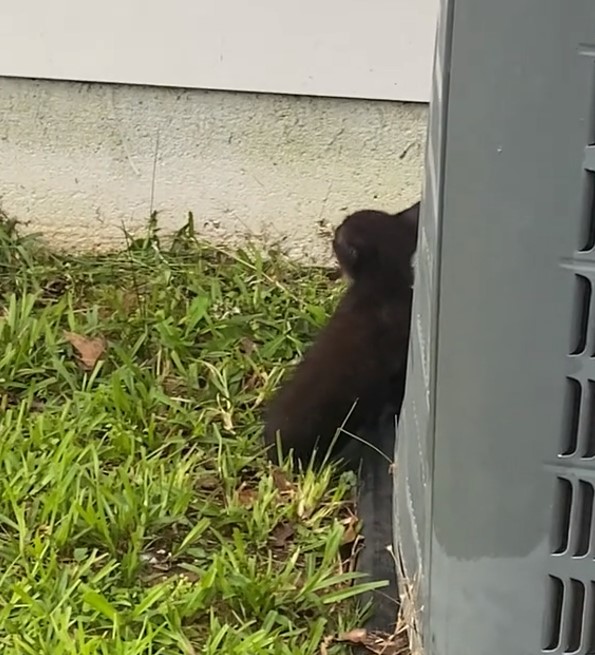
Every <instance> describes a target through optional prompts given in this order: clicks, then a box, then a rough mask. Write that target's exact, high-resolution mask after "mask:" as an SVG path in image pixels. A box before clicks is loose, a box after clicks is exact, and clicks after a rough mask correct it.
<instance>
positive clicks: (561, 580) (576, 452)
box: [542, 49, 595, 655]
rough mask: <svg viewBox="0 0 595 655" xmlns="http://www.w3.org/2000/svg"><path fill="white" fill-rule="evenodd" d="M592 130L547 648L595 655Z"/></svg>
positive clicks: (594, 112)
mask: <svg viewBox="0 0 595 655" xmlns="http://www.w3.org/2000/svg"><path fill="white" fill-rule="evenodd" d="M587 52H588V55H589V56H593V54H594V53H595V49H589V50H588V51H586V52H585V53H584V54H587ZM593 81H594V80H591V86H592V87H594V88H595V85H594V84H593ZM588 115H589V116H592V117H593V119H595V94H593V98H592V106H591V107H590V108H589V114H588ZM587 130H588V134H587V135H586V139H585V141H586V143H589V144H591V145H587V146H586V147H585V150H584V171H583V194H582V208H581V214H582V215H581V229H580V234H579V235H578V239H577V244H576V252H575V253H574V257H573V258H572V263H571V265H570V269H571V271H572V273H571V274H572V275H574V291H573V293H574V299H573V306H572V316H571V317H570V319H571V320H570V335H569V338H570V343H569V346H568V351H567V354H568V358H567V362H568V367H567V370H568V374H567V377H566V387H565V398H564V413H563V423H562V431H561V436H560V442H559V446H558V452H557V453H556V455H557V459H558V466H557V467H556V468H557V471H558V475H557V478H556V480H555V484H556V489H555V497H554V505H553V512H552V526H551V558H550V575H549V576H548V579H547V594H546V599H545V604H546V605H545V614H544V636H543V645H542V652H544V653H556V654H566V653H568V654H570V653H572V654H573V655H595V299H594V294H595V265H594V264H595V145H593V144H595V120H593V121H592V124H591V125H589V126H587Z"/></svg>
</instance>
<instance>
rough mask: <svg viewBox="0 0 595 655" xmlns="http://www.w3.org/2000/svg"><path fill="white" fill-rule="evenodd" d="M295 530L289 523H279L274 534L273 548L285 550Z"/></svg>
mask: <svg viewBox="0 0 595 655" xmlns="http://www.w3.org/2000/svg"><path fill="white" fill-rule="evenodd" d="M293 535H294V529H293V526H292V525H291V524H289V523H279V524H278V525H277V526H276V527H275V528H274V530H273V532H272V539H273V548H283V547H284V546H285V544H286V543H287V542H288V541H289V540H290V539H291V538H292V537H293Z"/></svg>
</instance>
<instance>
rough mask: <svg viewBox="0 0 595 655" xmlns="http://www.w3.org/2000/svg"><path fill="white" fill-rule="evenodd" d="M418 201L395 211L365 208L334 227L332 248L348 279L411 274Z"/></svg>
mask: <svg viewBox="0 0 595 655" xmlns="http://www.w3.org/2000/svg"><path fill="white" fill-rule="evenodd" d="M418 219H419V203H416V204H415V205H413V206H412V207H410V208H409V209H406V210H405V211H403V212H400V213H398V214H388V213H386V212H382V211H376V210H372V209H365V210H361V211H357V212H355V213H353V214H350V215H349V216H348V217H347V218H346V219H345V220H344V221H343V222H342V223H341V224H340V225H339V227H337V229H336V230H335V235H334V238H333V251H334V253H335V256H336V257H337V260H338V262H339V266H340V267H341V270H342V272H343V274H344V275H345V276H346V277H347V278H348V279H349V280H351V281H358V280H361V279H363V278H366V277H371V276H387V277H390V276H392V275H399V276H404V277H405V278H407V279H409V278H411V281H412V279H413V278H412V270H411V269H412V263H413V256H414V255H415V248H416V245H417V226H418Z"/></svg>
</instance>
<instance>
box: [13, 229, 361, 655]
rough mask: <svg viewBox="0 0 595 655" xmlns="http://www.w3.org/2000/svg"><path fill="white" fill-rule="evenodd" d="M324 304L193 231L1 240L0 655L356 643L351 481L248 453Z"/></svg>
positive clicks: (300, 284) (275, 260) (295, 273)
mask: <svg viewBox="0 0 595 655" xmlns="http://www.w3.org/2000/svg"><path fill="white" fill-rule="evenodd" d="M339 292H340V284H338V283H337V282H332V281H331V280H330V279H329V276H328V274H327V273H326V272H324V271H322V270H304V269H301V268H299V267H297V266H296V265H294V264H291V263H289V262H287V261H285V260H283V258H282V257H280V256H278V255H275V254H273V255H272V256H270V257H267V258H266V259H265V258H262V257H261V256H259V255H258V254H257V251H256V250H251V249H247V250H245V251H236V252H234V253H227V254H226V253H223V252H221V251H218V250H215V249H209V248H208V247H205V246H204V245H201V244H200V243H198V242H197V241H196V240H195V239H194V235H193V231H192V226H191V224H189V226H187V227H186V228H185V229H184V230H182V231H181V232H180V233H179V234H178V235H177V237H176V238H175V239H174V241H173V242H172V243H170V244H168V245H167V247H165V246H163V245H161V244H160V243H159V239H158V235H157V231H156V230H155V225H154V224H152V225H151V226H150V230H149V231H148V233H147V237H146V238H143V239H140V240H137V241H130V243H129V247H128V249H127V250H126V251H125V252H122V253H117V254H111V255H88V256H82V257H81V256H79V257H73V256H68V255H57V254H52V253H50V252H48V251H47V250H45V249H44V248H43V247H42V246H41V245H40V244H39V242H38V241H37V240H36V239H34V238H29V237H21V236H19V234H18V232H17V230H16V229H15V226H14V225H12V224H10V223H9V222H7V221H6V220H5V221H3V222H2V224H1V225H0V652H1V653H2V654H3V655H13V654H14V655H17V654H18V655H43V654H46V653H47V654H51V655H58V654H62V653H64V654H72V655H96V654H97V655H99V654H105V655H108V654H109V655H120V654H122V655H123V654H126V655H140V654H141V653H142V654H147V655H149V654H153V655H156V654H158V653H159V654H164V655H165V654H167V655H177V654H178V653H179V654H183V655H194V654H198V653H205V654H206V653H209V654H210V653H225V654H230V655H233V654H238V655H243V654H246V655H248V654H250V655H257V654H258V653H271V654H279V655H281V654H283V655H285V654H287V655H289V654H296V655H297V654H298V653H299V654H300V655H307V654H309V653H312V654H314V653H318V652H319V649H320V643H321V641H322V640H323V638H324V637H325V635H328V634H332V633H334V632H336V631H337V630H341V629H350V628H353V627H357V626H358V620H359V619H360V618H361V617H358V616H356V610H355V607H354V603H353V602H352V600H349V598H350V597H351V596H353V594H354V593H355V592H356V591H357V588H355V587H353V586H352V585H351V582H352V579H353V574H352V573H350V572H349V569H348V567H347V566H346V564H345V559H346V556H347V557H348V555H349V553H348V552H347V555H346V552H345V551H346V550H347V551H348V550H349V548H348V547H347V549H346V548H345V545H342V544H343V542H344V541H345V540H346V532H350V531H351V532H352V531H353V528H352V515H351V514H350V499H351V496H352V491H353V489H352V481H351V480H350V478H349V477H348V476H343V477H341V476H338V475H336V474H333V472H332V471H331V470H325V471H323V472H320V473H318V474H316V475H314V474H313V473H312V472H308V471H307V472H305V473H303V474H299V475H298V474H297V473H292V472H291V471H289V470H287V469H286V470H285V472H280V471H275V470H272V469H271V467H270V466H269V465H268V464H267V463H266V461H265V458H264V457H263V453H262V446H261V442H260V430H261V420H262V417H261V412H262V408H263V403H264V401H265V400H266V398H267V397H268V395H269V394H270V393H271V391H272V390H273V388H274V387H275V386H276V385H277V384H278V382H279V380H280V378H281V376H282V374H283V371H284V369H285V368H286V366H287V364H288V363H289V362H290V361H292V360H293V361H295V359H296V358H298V357H299V355H300V354H301V353H302V352H303V350H304V348H305V347H306V346H307V344H308V343H309V342H310V341H311V339H312V337H313V335H314V334H315V333H316V331H317V330H318V329H319V327H320V326H321V325H322V323H323V322H324V321H325V319H326V316H327V315H328V313H329V311H331V309H332V307H333V306H334V303H335V301H336V298H337V296H338V293H339ZM68 333H74V335H79V341H80V337H83V343H82V346H80V344H79V346H80V347H79V350H78V351H77V349H76V348H75V347H74V346H73V343H74V344H75V345H76V339H75V338H74V337H72V336H71V335H70V336H69V334H68ZM85 339H87V340H93V339H98V341H97V342H95V343H99V344H101V343H102V341H101V340H104V341H103V342H104V343H105V350H104V352H103V353H101V356H100V357H99V359H97V357H96V355H97V352H96V353H94V354H92V356H91V360H92V361H91V364H90V365H89V362H88V361H87V364H88V365H87V366H86V367H85V366H84V365H83V363H82V362H81V361H80V355H81V349H82V351H83V352H82V354H83V355H84V354H85V352H84V351H85V348H87V349H88V347H89V345H90V344H91V345H92V344H93V343H94V342H91V341H85ZM100 349H101V348H100ZM87 355H89V353H87ZM95 360H97V361H96V363H95ZM366 586H368V585H361V586H360V587H359V588H360V589H364V588H365V587H366ZM333 649H334V650H333ZM329 652H331V653H332V652H341V651H340V649H338V647H337V646H333V647H332V648H330V649H329Z"/></svg>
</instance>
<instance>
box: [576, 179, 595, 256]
mask: <svg viewBox="0 0 595 655" xmlns="http://www.w3.org/2000/svg"><path fill="white" fill-rule="evenodd" d="M585 175H586V183H585V192H584V195H583V220H582V231H581V243H582V244H583V245H582V247H581V248H579V251H580V252H588V251H589V250H593V247H595V173H593V172H592V171H586V172H585Z"/></svg>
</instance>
